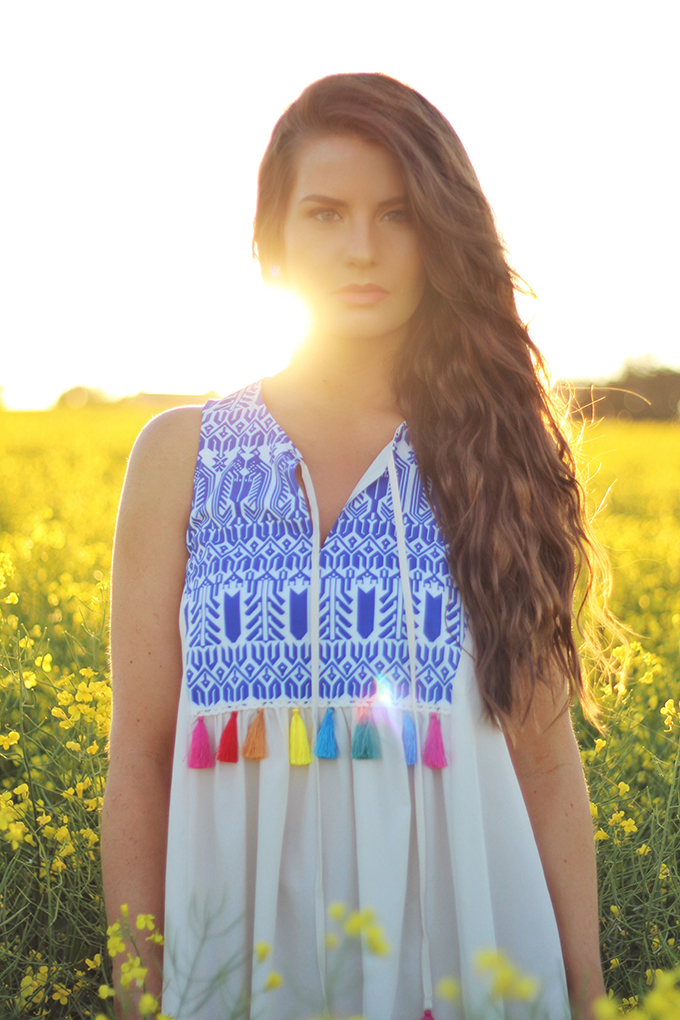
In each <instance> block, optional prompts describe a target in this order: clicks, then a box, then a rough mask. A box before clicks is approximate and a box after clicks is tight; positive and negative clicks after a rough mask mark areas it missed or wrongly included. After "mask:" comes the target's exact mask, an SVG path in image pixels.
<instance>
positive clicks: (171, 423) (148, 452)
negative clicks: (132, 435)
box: [123, 406, 202, 504]
mask: <svg viewBox="0 0 680 1020" xmlns="http://www.w3.org/2000/svg"><path fill="white" fill-rule="evenodd" d="M201 413H202V408H201V407H194V406H187V407H173V408H171V409H170V410H169V411H163V412H161V414H157V415H156V416H155V417H154V418H152V419H151V421H149V422H148V423H147V424H146V425H145V426H144V428H143V429H142V431H141V432H140V433H139V435H138V436H137V439H136V440H135V444H134V446H133V448H132V453H131V454H130V460H129V462H128V469H127V474H126V476H125V489H124V492H123V498H124V499H125V498H126V497H130V496H133V495H134V496H137V497H140V498H141V499H142V500H144V499H145V498H146V499H152V500H154V501H156V500H158V499H161V498H162V499H163V500H164V501H165V502H166V503H167V502H169V503H174V502H175V501H177V500H179V501H180V502H181V503H182V504H186V503H187V501H188V502H189V503H190V502H191V494H192V491H193V478H194V471H195V468H196V457H197V455H198V446H199V439H200V432H201Z"/></svg>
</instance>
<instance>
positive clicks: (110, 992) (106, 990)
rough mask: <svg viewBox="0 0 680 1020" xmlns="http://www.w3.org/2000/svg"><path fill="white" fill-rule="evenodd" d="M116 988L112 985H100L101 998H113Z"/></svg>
mask: <svg viewBox="0 0 680 1020" xmlns="http://www.w3.org/2000/svg"><path fill="white" fill-rule="evenodd" d="M115 994H116V993H115V990H114V989H113V988H111V986H110V985H100V986H99V998H100V999H112V998H113V997H114V995H115Z"/></svg>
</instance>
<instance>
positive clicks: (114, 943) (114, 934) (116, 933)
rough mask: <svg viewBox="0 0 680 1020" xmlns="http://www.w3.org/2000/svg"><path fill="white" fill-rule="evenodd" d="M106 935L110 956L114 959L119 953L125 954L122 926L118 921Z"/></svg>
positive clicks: (109, 928)
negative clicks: (121, 934) (121, 932)
mask: <svg viewBox="0 0 680 1020" xmlns="http://www.w3.org/2000/svg"><path fill="white" fill-rule="evenodd" d="M106 934H107V935H108V942H107V949H108V952H109V956H110V957H112V958H113V957H114V956H117V955H118V953H124V952H125V943H124V942H123V940H122V938H121V937H120V924H119V923H118V921H116V923H115V924H112V925H111V926H110V927H108V928H107V929H106Z"/></svg>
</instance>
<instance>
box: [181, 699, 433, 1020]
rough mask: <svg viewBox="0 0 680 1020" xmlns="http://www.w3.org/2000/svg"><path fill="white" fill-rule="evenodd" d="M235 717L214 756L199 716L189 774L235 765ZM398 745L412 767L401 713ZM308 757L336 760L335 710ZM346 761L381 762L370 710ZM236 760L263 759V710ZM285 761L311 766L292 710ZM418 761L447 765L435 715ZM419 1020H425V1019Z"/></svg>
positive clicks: (407, 718) (301, 725) (303, 730)
mask: <svg viewBox="0 0 680 1020" xmlns="http://www.w3.org/2000/svg"><path fill="white" fill-rule="evenodd" d="M238 716H239V713H238V711H233V712H232V713H231V715H230V716H229V720H228V722H227V724H226V726H225V727H224V730H223V731H222V736H221V737H220V742H219V746H218V748H217V752H213V750H212V748H211V745H210V736H209V735H208V731H207V729H206V726H205V721H204V719H203V716H199V717H198V718H197V720H196V723H195V725H194V728H193V731H192V734H191V746H190V749H189V756H188V761H187V764H188V766H189V768H190V769H209V768H212V767H213V766H214V764H215V761H216V760H217V761H219V762H237V761H238V759H239V742H238ZM401 739H402V744H403V748H404V761H405V762H406V764H407V765H415V764H416V762H417V760H418V740H417V736H416V725H415V722H414V720H413V716H412V715H411V713H410V712H404V716H403V721H402V728H401ZM314 754H315V755H316V757H317V758H329V759H333V758H337V757H339V751H338V742H337V740H336V736H335V709H334V708H333V707H332V706H329V707H328V708H327V709H326V713H325V715H324V717H323V720H322V722H321V726H320V727H319V732H318V733H317V736H316V741H315V743H314ZM351 754H352V758H354V759H356V760H359V761H362V760H363V761H371V760H375V759H378V758H382V751H381V748H380V737H379V735H378V729H377V727H376V725H375V721H374V719H373V712H372V711H371V708H370V706H368V707H367V706H364V707H362V708H360V709H359V721H358V722H357V725H356V726H355V727H354V733H353V734H352V749H351ZM241 755H242V757H243V758H246V759H248V760H249V761H261V760H262V759H263V758H267V757H268V756H269V749H268V747H267V728H266V723H265V714H264V708H258V710H257V712H256V714H255V718H254V719H253V721H252V722H251V724H250V726H249V728H248V732H247V734H246V739H245V740H244V741H243V745H242V747H241ZM288 757H289V760H290V764H291V765H309V764H311V761H312V750H311V747H310V742H309V737H308V734H307V727H306V725H305V721H304V719H303V718H302V716H301V714H300V709H299V708H294V709H293V713H292V716H291V720H290V733H289V742H288ZM422 761H423V765H426V766H427V767H428V768H431V769H443V768H446V766H447V765H448V764H449V761H448V758H447V756H446V751H445V749H444V741H443V738H442V730H441V722H440V717H439V713H438V712H431V713H430V721H429V723H428V727H427V735H426V738H425V744H424V746H423V748H422ZM424 1020H428V1018H427V1014H426V1017H425V1018H424Z"/></svg>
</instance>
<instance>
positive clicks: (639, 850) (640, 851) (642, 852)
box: [635, 843, 652, 857]
mask: <svg viewBox="0 0 680 1020" xmlns="http://www.w3.org/2000/svg"><path fill="white" fill-rule="evenodd" d="M651 852H652V848H651V846H647V844H646V843H643V844H642V846H639V847H638V848H637V850H636V851H635V853H636V854H639V855H640V857H646V856H647V854H650V853H651Z"/></svg>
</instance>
